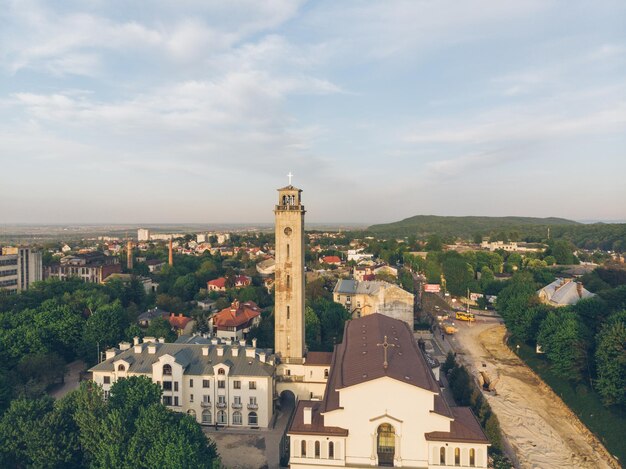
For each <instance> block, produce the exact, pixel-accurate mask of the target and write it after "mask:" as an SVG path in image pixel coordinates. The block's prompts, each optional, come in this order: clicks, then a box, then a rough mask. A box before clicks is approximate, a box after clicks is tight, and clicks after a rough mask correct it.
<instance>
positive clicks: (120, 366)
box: [117, 365, 126, 371]
mask: <svg viewBox="0 0 626 469" xmlns="http://www.w3.org/2000/svg"><path fill="white" fill-rule="evenodd" d="M117 371H126V367H125V366H124V365H117Z"/></svg>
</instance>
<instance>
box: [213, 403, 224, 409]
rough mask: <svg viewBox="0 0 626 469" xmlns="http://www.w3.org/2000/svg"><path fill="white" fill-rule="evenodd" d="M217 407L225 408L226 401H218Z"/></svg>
mask: <svg viewBox="0 0 626 469" xmlns="http://www.w3.org/2000/svg"><path fill="white" fill-rule="evenodd" d="M215 407H217V408H218V409H225V408H226V402H218V403H217V404H215Z"/></svg>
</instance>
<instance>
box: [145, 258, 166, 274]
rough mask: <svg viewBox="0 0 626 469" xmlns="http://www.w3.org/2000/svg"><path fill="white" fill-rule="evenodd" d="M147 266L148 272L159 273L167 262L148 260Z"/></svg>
mask: <svg viewBox="0 0 626 469" xmlns="http://www.w3.org/2000/svg"><path fill="white" fill-rule="evenodd" d="M146 264H147V265H148V270H149V271H150V273H157V272H161V269H162V268H163V266H164V265H165V261H162V260H160V259H148V260H147V261H146Z"/></svg>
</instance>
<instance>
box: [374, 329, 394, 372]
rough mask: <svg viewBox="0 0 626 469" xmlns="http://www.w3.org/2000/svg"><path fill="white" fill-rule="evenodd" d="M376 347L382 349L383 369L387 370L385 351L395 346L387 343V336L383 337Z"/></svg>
mask: <svg viewBox="0 0 626 469" xmlns="http://www.w3.org/2000/svg"><path fill="white" fill-rule="evenodd" d="M376 347H382V348H383V352H384V354H385V361H384V362H383V368H385V369H387V367H388V366H389V363H388V362H387V349H388V348H389V347H395V344H390V343H389V342H387V336H385V340H383V343H382V344H376Z"/></svg>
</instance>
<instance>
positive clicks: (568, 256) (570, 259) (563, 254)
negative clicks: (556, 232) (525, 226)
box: [551, 239, 574, 264]
mask: <svg viewBox="0 0 626 469" xmlns="http://www.w3.org/2000/svg"><path fill="white" fill-rule="evenodd" d="M551 254H552V256H554V259H555V260H556V263H557V264H573V263H574V252H573V251H572V247H571V245H570V243H568V242H567V241H566V240H564V239H557V240H556V241H555V242H554V244H553V245H552V249H551Z"/></svg>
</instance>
